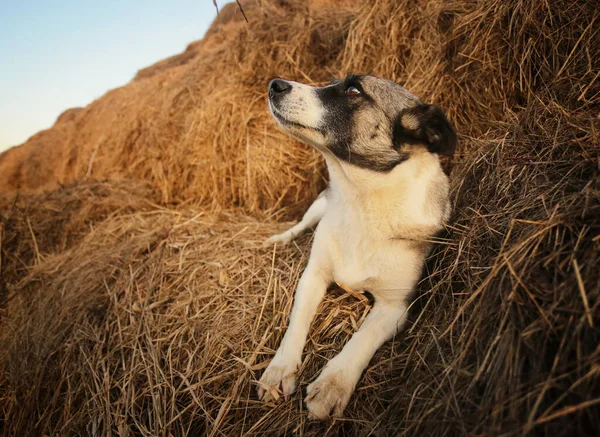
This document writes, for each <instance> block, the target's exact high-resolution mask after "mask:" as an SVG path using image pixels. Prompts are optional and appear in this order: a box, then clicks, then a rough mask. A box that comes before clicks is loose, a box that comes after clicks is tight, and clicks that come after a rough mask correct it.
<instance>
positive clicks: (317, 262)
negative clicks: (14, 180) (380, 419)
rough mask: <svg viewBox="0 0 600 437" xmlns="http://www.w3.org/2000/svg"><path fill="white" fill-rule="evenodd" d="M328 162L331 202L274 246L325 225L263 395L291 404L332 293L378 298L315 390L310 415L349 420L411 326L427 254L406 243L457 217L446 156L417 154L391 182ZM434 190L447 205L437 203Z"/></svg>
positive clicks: (310, 392) (310, 393) (323, 199)
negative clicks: (394, 342) (342, 290)
mask: <svg viewBox="0 0 600 437" xmlns="http://www.w3.org/2000/svg"><path fill="white" fill-rule="evenodd" d="M313 121H314V120H313ZM324 155H325V158H326V161H327V167H328V170H329V175H330V179H331V181H330V188H329V189H328V190H327V192H326V195H325V196H320V197H319V198H318V199H317V200H316V201H315V202H314V204H313V205H312V206H311V207H310V208H309V210H308V211H307V213H306V214H305V216H304V218H303V219H302V221H301V222H300V223H298V224H297V225H296V226H294V227H292V228H291V229H290V230H288V231H286V232H284V233H282V234H280V235H276V236H273V237H271V238H270V239H269V240H267V244H273V243H284V244H285V243H288V242H289V241H291V240H292V239H293V238H294V237H295V236H297V235H298V234H299V233H300V232H302V231H303V230H305V229H307V228H309V227H310V226H312V225H314V224H315V223H316V222H318V221H319V220H320V222H319V224H318V226H317V229H316V231H315V237H314V243H313V246H312V250H311V254H310V258H309V261H308V265H307V267H306V270H305V271H304V273H303V275H302V277H301V279H300V281H299V283H298V287H297V290H296V295H295V300H294V305H293V309H292V312H291V316H290V322H289V327H288V330H287V332H286V333H285V335H284V337H283V340H282V342H281V345H280V347H279V349H278V350H277V353H276V354H275V357H274V358H273V360H272V361H271V363H270V365H269V366H268V368H267V369H266V370H265V372H264V373H263V375H262V377H261V379H260V382H259V388H258V395H259V397H260V398H261V399H263V400H269V399H272V398H274V397H277V395H275V393H276V392H278V391H279V390H281V391H282V392H283V395H284V396H285V397H286V398H287V397H288V396H289V395H290V394H291V393H293V392H294V390H295V389H296V372H297V370H298V367H299V365H300V363H301V356H302V350H303V348H304V344H305V342H306V338H307V335H308V331H309V327H310V324H311V321H312V319H313V317H314V315H315V313H316V311H317V307H318V305H319V303H320V302H321V300H322V298H323V296H324V295H325V291H326V289H327V287H328V285H329V284H331V283H332V282H338V283H340V284H343V285H345V286H347V287H349V288H351V289H353V290H355V291H363V290H368V291H369V292H370V293H371V294H372V295H373V297H374V298H375V304H374V306H373V308H372V309H371V311H370V313H369V314H368V316H367V317H366V319H365V321H364V322H363V324H362V326H361V327H360V329H359V330H358V331H357V332H356V333H355V334H354V335H353V337H352V338H351V340H350V341H349V342H348V344H346V346H345V347H344V348H343V350H342V351H341V352H340V353H339V355H337V356H336V357H335V358H333V359H332V360H331V361H329V363H328V364H327V365H326V366H325V368H324V369H323V370H322V372H321V374H320V376H319V377H318V378H317V379H316V380H315V381H314V382H313V383H312V384H310V385H309V386H308V388H307V397H306V399H305V401H306V406H307V408H308V411H309V414H310V416H311V417H313V418H317V419H325V418H327V417H329V416H330V415H333V416H339V415H341V414H342V412H343V410H344V408H345V407H346V405H347V404H348V401H349V400H350V397H351V395H352V393H353V391H354V389H355V387H356V384H357V382H358V380H359V378H360V375H361V374H362V372H363V370H364V369H365V368H366V367H367V365H368V363H369V361H370V359H371V358H372V356H373V354H374V353H375V352H376V351H377V349H378V348H379V347H380V346H381V345H382V344H383V343H384V342H386V341H387V340H389V339H390V338H391V337H392V336H393V335H394V334H395V333H396V332H397V331H398V330H399V329H401V328H402V326H403V325H404V322H405V321H406V316H407V302H408V299H409V297H410V295H411V293H412V291H413V289H414V287H415V285H416V283H417V281H418V280H419V277H420V275H421V270H422V267H423V264H424V261H425V257H426V253H425V251H423V250H419V249H417V248H415V246H414V244H411V242H410V241H407V240H406V239H403V238H402V236H403V235H405V234H406V233H407V231H408V232H409V233H410V231H411V230H413V229H422V228H433V229H439V228H440V227H441V226H442V224H443V222H444V221H445V219H446V218H447V215H448V212H449V203H448V201H447V199H448V180H447V177H446V176H445V175H444V173H443V171H442V169H441V166H440V165H439V161H438V157H437V155H433V154H430V153H428V152H426V151H423V152H420V153H415V154H414V155H413V156H411V158H410V159H408V160H407V161H405V162H403V163H402V164H400V165H398V166H397V167H395V168H394V169H393V170H392V171H390V172H389V173H375V172H372V171H369V170H365V169H361V168H359V167H356V166H352V165H349V164H346V163H344V162H343V161H340V160H338V159H337V158H335V157H334V156H333V155H331V154H328V153H324ZM432 190H435V192H437V193H438V194H439V195H440V196H441V198H442V199H445V200H446V203H445V204H440V203H439V202H432V201H431V197H430V196H431V194H430V193H431V192H432ZM413 243H414V242H413Z"/></svg>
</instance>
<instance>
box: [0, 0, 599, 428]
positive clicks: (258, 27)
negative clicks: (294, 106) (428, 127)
mask: <svg viewBox="0 0 600 437" xmlns="http://www.w3.org/2000/svg"><path fill="white" fill-rule="evenodd" d="M246 3H247V2H242V4H243V5H244V9H245V12H246V15H247V16H248V19H249V21H250V23H249V25H247V26H246V25H245V24H244V22H243V20H241V19H238V20H233V21H230V22H229V21H227V20H222V21H221V23H220V26H223V27H218V28H214V29H213V30H212V32H211V33H210V35H209V37H208V38H207V39H206V40H205V41H203V42H202V43H194V45H193V46H191V49H189V50H188V52H190V53H191V54H190V53H188V52H186V53H188V54H187V55H186V56H185V57H183V58H178V59H177V60H175V61H172V62H171V61H170V62H166V63H160V64H158V65H157V66H155V67H156V68H155V69H154V70H151V69H150V70H146V73H144V75H145V76H146V77H145V78H144V77H140V78H139V79H138V80H135V81H133V82H132V83H131V84H129V85H127V86H126V87H124V88H121V89H118V90H115V91H112V92H110V93H108V94H107V95H106V96H104V97H103V98H102V99H100V100H98V101H97V102H95V103H93V104H92V105H90V106H89V107H87V108H85V109H82V110H78V111H75V112H72V113H69V114H68V117H67V116H65V117H63V118H62V119H61V120H60V121H59V122H58V123H57V126H55V128H53V129H52V130H50V131H48V132H45V133H41V134H39V135H38V136H37V137H34V138H33V139H32V140H30V141H29V142H28V143H27V144H26V145H25V146H23V147H21V148H16V149H13V150H12V151H10V152H9V153H8V154H4V155H0V168H2V169H3V173H2V175H1V176H0V180H1V183H2V186H3V187H4V188H5V189H7V188H11V187H12V188H17V187H20V188H23V189H24V188H29V189H32V188H35V189H38V188H52V187H53V186H56V184H58V183H63V184H65V186H62V187H59V188H56V189H53V190H51V191H49V192H45V193H41V194H40V193H37V194H36V193H35V192H33V191H31V190H30V191H29V192H26V193H22V194H21V195H19V196H18V197H17V198H15V195H14V193H12V192H10V191H7V192H6V193H5V195H4V196H3V197H2V199H0V217H1V221H0V299H1V308H2V309H1V311H2V312H1V313H0V317H1V319H0V325H1V328H0V360H1V361H0V384H1V386H0V411H1V412H2V414H1V415H0V420H1V421H0V432H2V434H4V435H19V436H20V435H28V434H29V435H113V434H116V435H124V436H126V435H164V436H169V435H185V434H192V435H211V436H217V435H226V436H229V435H264V434H267V435H292V434H298V435H315V436H316V435H319V436H320V435H382V436H383V435H417V434H422V435H435V436H437V435H445V436H454V435H481V436H483V435H485V436H488V435H489V436H492V435H494V436H495V435H524V434H531V435H556V436H573V435H578V436H579V435H581V436H585V435H590V436H595V435H598V432H599V430H600V420H599V417H600V395H599V393H600V375H599V373H600V366H599V363H600V348H599V346H598V345H599V344H600V328H599V327H600V317H599V314H600V279H599V276H598V272H597V269H598V262H599V260H600V220H599V217H600V119H599V118H598V114H599V111H600V56H598V53H600V37H599V36H598V33H597V32H596V31H595V27H597V23H598V22H599V20H600V13H599V12H598V11H597V10H596V7H595V4H594V3H593V2H591V1H589V2H585V1H581V2H572V1H556V2H537V1H536V2H534V1H531V0H511V1H493V0H486V1H481V2H470V1H466V0H452V1H449V2H440V1H428V2H424V3H421V2H419V6H418V7H417V6H416V2H414V1H409V0H398V1H391V0H377V1H375V2H373V3H372V4H371V3H369V4H368V5H367V4H365V5H363V6H361V7H357V5H358V2H357V3H352V2H350V1H336V2H335V3H336V4H337V5H338V8H339V7H340V5H341V6H343V8H344V9H343V11H342V12H340V11H339V10H332V9H331V8H330V7H329V6H331V4H332V2H330V1H324V0H323V1H318V2H317V1H314V2H311V3H310V4H309V5H308V6H307V5H306V4H304V3H303V2H299V1H283V2H281V1H280V2H271V1H266V0H263V1H262V2H261V4H262V6H256V5H255V6H252V5H250V4H249V3H248V7H247V5H246ZM194 53H197V54H198V55H197V56H196V55H194ZM182 59H183V61H182ZM180 61H181V62H180ZM347 72H358V73H363V72H371V73H374V74H379V75H383V76H387V77H392V78H395V79H397V80H399V81H401V82H403V83H405V84H406V86H407V87H408V88H409V89H411V90H413V91H415V93H417V94H419V95H422V96H424V97H425V98H427V99H429V100H432V101H436V102H439V103H441V104H442V106H444V107H446V108H448V111H449V113H450V114H451V117H452V118H453V120H455V121H456V124H457V126H458V130H459V132H460V133H461V144H460V146H461V149H460V153H459V154H458V155H457V158H456V159H455V160H454V167H453V169H452V184H453V196H454V203H455V216H454V218H453V222H452V225H451V226H450V227H449V228H448V230H447V232H446V234H445V235H443V236H442V239H441V242H440V244H439V245H438V246H437V248H436V250H435V251H434V253H433V254H432V256H431V257H430V259H429V261H428V264H427V274H426V275H425V277H424V278H423V280H422V282H421V284H420V287H419V288H420V293H419V295H418V297H417V299H416V300H415V302H414V304H413V306H412V309H411V318H410V322H409V324H408V326H407V328H406V329H405V331H404V332H402V333H401V334H400V335H398V336H397V338H396V339H395V340H394V341H392V342H390V343H388V344H386V345H385V346H384V347H383V348H382V349H381V350H380V351H379V352H378V353H377V355H376V357H375V358H374V359H373V360H372V362H371V365H370V367H369V368H368V369H367V371H366V372H365V374H364V376H363V378H362V379H361V382H360V383H359V387H358V389H357V392H356V394H355V395H354V396H353V398H352V400H351V403H350V405H349V407H348V409H347V410H346V417H345V418H344V419H342V420H337V421H335V422H332V423H325V424H322V423H312V422H308V421H307V417H306V414H305V411H304V407H303V405H302V394H301V393H298V394H297V395H296V396H294V397H292V399H290V400H289V401H287V402H280V403H278V404H276V405H275V404H273V405H263V404H262V403H260V402H258V401H257V400H256V397H255V394H254V388H255V386H254V381H255V380H256V379H257V378H258V377H259V376H260V373H261V372H262V369H264V368H265V367H266V364H267V363H268V360H269V359H270V358H271V357H272V355H273V353H274V349H275V348H276V347H277V345H278V343H279V341H280V339H281V336H282V329H283V327H284V326H285V324H286V319H287V316H288V313H289V310H290V306H291V303H292V293H293V290H294V287H295V284H296V281H297V279H298V276H299V274H300V273H301V271H302V268H303V265H304V263H305V261H306V257H307V255H308V249H309V245H310V238H311V237H310V234H309V235H306V236H304V237H302V238H301V239H300V240H299V241H298V242H297V243H296V244H294V245H292V246H291V247H289V248H285V249H277V250H265V249H261V248H260V244H261V243H262V241H263V240H264V239H265V238H266V237H267V236H269V235H270V234H272V233H274V232H276V231H278V230H280V229H282V228H283V227H284V226H285V225H283V224H278V223H276V222H275V219H277V218H282V217H297V216H298V213H299V212H300V211H301V210H302V209H303V208H304V207H305V206H306V205H307V203H309V202H310V201H311V200H312V199H313V198H314V196H315V195H316V193H317V191H318V189H319V188H320V187H321V186H322V185H323V184H324V178H323V172H322V164H321V161H320V160H319V158H318V156H317V155H316V154H315V153H314V152H312V151H310V150H308V149H307V148H306V147H304V146H301V145H299V144H297V143H295V142H293V141H292V140H290V139H289V138H286V137H285V136H284V135H283V134H281V133H279V132H278V131H276V130H274V129H273V128H274V126H273V123H272V122H271V120H270V119H269V116H268V114H267V113H266V109H265V104H264V87H265V83H266V81H267V80H268V79H269V78H271V77H274V76H283V77H288V78H292V79H297V80H302V81H305V82H310V83H319V82H321V81H325V80H327V79H329V77H330V76H334V75H335V76H339V75H343V74H345V73H347ZM144 75H142V76H144ZM232 90H235V92H232ZM49 145H51V146H52V148H50V147H49ZM101 178H102V180H100V179H101ZM141 181H143V183H142V182H141ZM368 309H369V302H368V301H367V299H366V298H365V297H364V296H362V295H352V294H348V293H346V292H344V291H343V290H341V289H337V288H335V289H333V290H332V291H331V293H329V294H328V296H327V299H326V301H325V302H324V304H323V305H322V307H321V309H320V311H319V315H318V318H317V320H316V321H315V323H314V324H313V326H312V329H311V336H310V338H309V341H308V344H307V347H306V349H305V359H304V363H303V366H302V369H301V374H300V385H301V389H304V388H305V386H306V385H307V384H308V383H309V382H310V381H311V379H312V378H313V377H315V376H316V375H317V372H318V370H319V369H320V367H322V365H323V364H324V363H325V362H326V360H327V359H328V358H331V357H332V356H333V355H334V354H335V353H336V352H337V351H339V350H340V349H341V346H342V345H343V344H344V343H345V342H346V341H347V339H348V338H349V336H350V335H351V334H352V332H353V330H354V329H355V328H356V327H357V326H358V325H360V322H361V320H362V318H363V317H364V316H365V314H366V313H367V311H368Z"/></svg>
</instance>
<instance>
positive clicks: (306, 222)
mask: <svg viewBox="0 0 600 437" xmlns="http://www.w3.org/2000/svg"><path fill="white" fill-rule="evenodd" d="M326 209H327V197H326V191H322V192H321V194H319V197H317V200H315V201H314V202H313V203H312V205H310V208H308V210H307V211H306V213H305V214H304V217H302V220H300V221H299V222H298V223H297V224H295V225H294V226H292V227H291V228H290V229H288V230H287V231H285V232H282V233H281V234H276V235H273V236H271V237H270V238H269V239H268V240H267V241H265V242H264V244H263V246H265V247H267V246H272V245H273V244H281V245H282V246H285V245H286V244H288V243H289V242H290V241H292V240H293V239H294V238H296V237H297V236H298V235H300V234H301V233H302V232H304V231H305V230H307V229H308V228H312V227H313V226H314V225H316V224H317V223H319V221H320V220H321V219H322V218H323V215H324V214H325V210H326Z"/></svg>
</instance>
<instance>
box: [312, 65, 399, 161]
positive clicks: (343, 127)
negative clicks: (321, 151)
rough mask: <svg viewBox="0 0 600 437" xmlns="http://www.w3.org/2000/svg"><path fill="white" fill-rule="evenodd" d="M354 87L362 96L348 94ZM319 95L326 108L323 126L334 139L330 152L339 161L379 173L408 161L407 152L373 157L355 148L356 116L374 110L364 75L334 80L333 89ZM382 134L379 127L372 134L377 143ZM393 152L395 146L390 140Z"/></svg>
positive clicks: (373, 102)
mask: <svg viewBox="0 0 600 437" xmlns="http://www.w3.org/2000/svg"><path fill="white" fill-rule="evenodd" d="M350 87H355V88H357V89H358V90H359V91H360V93H359V94H356V95H352V94H350V95H349V94H347V93H346V91H347V90H348V89H349V88H350ZM317 95H318V97H319V98H320V100H321V102H322V104H323V107H324V108H325V116H324V120H323V126H326V130H327V133H328V134H329V137H330V138H331V143H330V144H328V149H329V150H330V151H331V152H332V153H333V154H334V155H335V156H336V157H337V158H338V159H341V160H343V161H345V162H348V163H350V164H353V165H356V166H358V167H361V168H365V169H369V170H373V171H377V172H389V171H390V170H392V169H393V168H394V167H396V166H397V165H398V164H400V163H401V162H403V161H405V160H406V159H407V156H406V154H404V153H400V152H398V153H395V154H391V155H392V156H393V157H392V158H390V156H389V155H390V153H388V154H385V155H386V157H385V158H384V154H379V155H378V154H369V155H366V154H364V153H360V152H358V151H357V150H356V148H353V144H354V143H355V141H356V140H357V132H356V126H357V125H358V124H357V122H356V115H357V113H358V112H359V111H360V110H364V109H365V108H367V107H369V106H370V107H374V106H375V101H374V99H373V98H372V97H371V96H370V95H369V94H368V93H367V92H366V91H365V89H364V87H363V86H362V84H361V77H360V76H348V77H347V78H346V79H343V80H337V79H335V80H333V81H331V84H330V85H329V86H326V87H324V88H318V89H317ZM378 131H379V125H377V126H376V128H375V127H374V128H373V131H372V133H371V134H370V135H369V136H370V139H371V140H374V139H375V138H376V137H377V135H378ZM389 143H390V144H389V147H390V151H391V149H393V144H392V141H391V138H390V141H389ZM390 151H388V152H390Z"/></svg>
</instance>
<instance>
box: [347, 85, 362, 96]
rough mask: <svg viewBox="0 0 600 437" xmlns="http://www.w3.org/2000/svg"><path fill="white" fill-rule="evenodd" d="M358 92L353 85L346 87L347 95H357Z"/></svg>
mask: <svg viewBox="0 0 600 437" xmlns="http://www.w3.org/2000/svg"><path fill="white" fill-rule="evenodd" d="M359 94H360V90H359V89H358V88H356V87H355V86H349V87H348V88H347V89H346V95H347V96H357V95H359Z"/></svg>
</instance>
